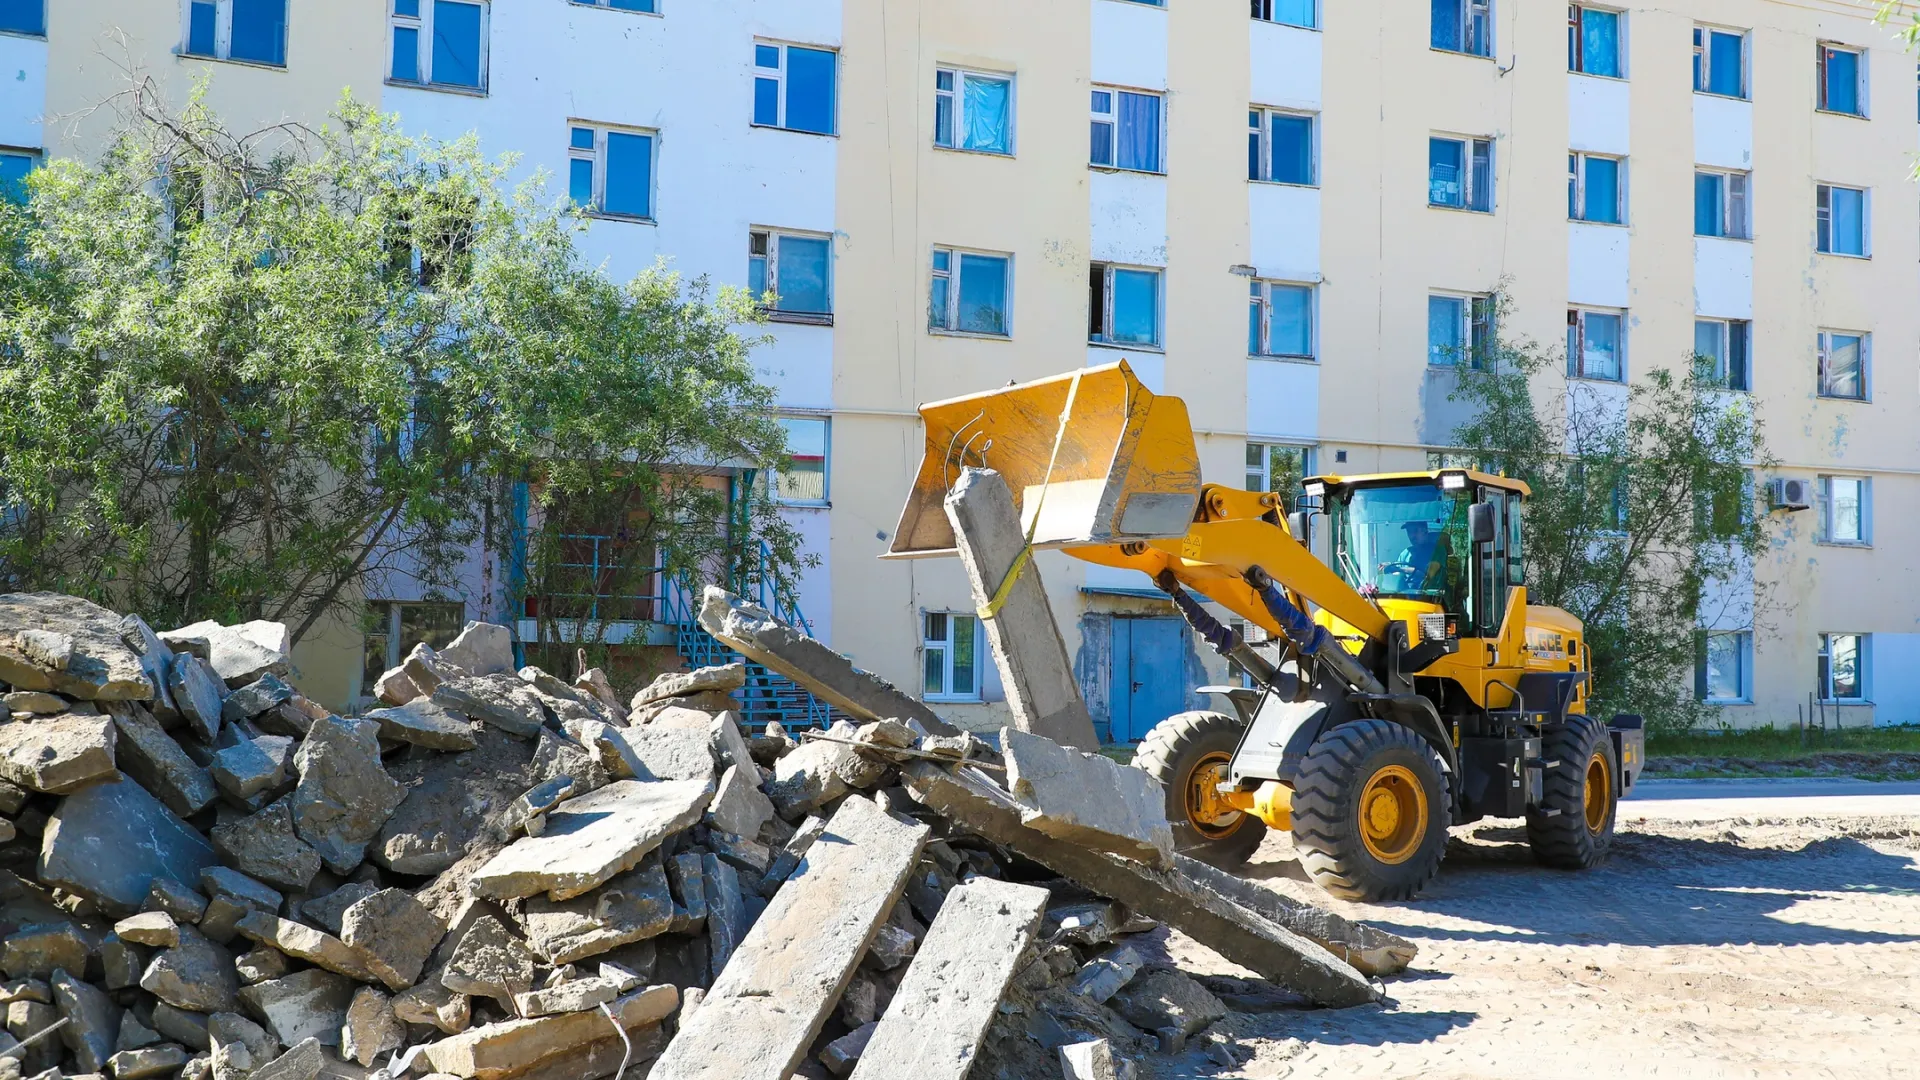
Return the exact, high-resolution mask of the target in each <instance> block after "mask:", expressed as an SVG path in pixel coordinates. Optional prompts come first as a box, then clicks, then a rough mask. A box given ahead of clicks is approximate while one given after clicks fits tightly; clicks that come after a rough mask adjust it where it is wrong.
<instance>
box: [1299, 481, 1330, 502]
mask: <svg viewBox="0 0 1920 1080" xmlns="http://www.w3.org/2000/svg"><path fill="white" fill-rule="evenodd" d="M1303 490H1304V491H1306V493H1307V498H1309V499H1317V498H1319V497H1320V496H1322V495H1325V494H1326V493H1327V485H1325V484H1323V483H1321V482H1319V481H1318V480H1316V481H1314V482H1313V483H1310V484H1307V485H1304V487H1303Z"/></svg>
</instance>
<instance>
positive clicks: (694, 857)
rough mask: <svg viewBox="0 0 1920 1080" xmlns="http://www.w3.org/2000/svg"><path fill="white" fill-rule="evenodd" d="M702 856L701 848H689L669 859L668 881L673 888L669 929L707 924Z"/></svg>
mask: <svg viewBox="0 0 1920 1080" xmlns="http://www.w3.org/2000/svg"><path fill="white" fill-rule="evenodd" d="M700 859H701V857H700V854H699V853H698V852H692V851H688V852H682V853H681V854H678V855H675V856H673V857H672V858H670V859H668V860H666V869H667V884H668V885H669V886H670V887H671V888H672V890H673V922H672V923H670V924H668V926H667V930H668V932H670V933H675V934H689V933H696V932H698V931H700V930H701V929H704V928H705V926H706V922H707V881H706V874H705V873H704V872H703V871H702V870H701V863H700Z"/></svg>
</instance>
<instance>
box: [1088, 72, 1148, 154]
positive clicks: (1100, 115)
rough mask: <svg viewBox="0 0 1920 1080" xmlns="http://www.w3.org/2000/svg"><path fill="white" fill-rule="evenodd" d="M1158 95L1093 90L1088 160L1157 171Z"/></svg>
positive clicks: (1129, 91)
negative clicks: (1091, 126) (1090, 144)
mask: <svg viewBox="0 0 1920 1080" xmlns="http://www.w3.org/2000/svg"><path fill="white" fill-rule="evenodd" d="M1163 107H1164V102H1163V101H1162V99H1161V96H1160V95H1159V94H1143V93H1139V92H1137V91H1132V90H1095V91H1093V114H1092V115H1093V120H1092V125H1093V128H1092V146H1091V155H1090V157H1089V160H1090V162H1091V163H1092V164H1094V165H1097V166H1101V167H1104V168H1109V169H1127V170H1130V171H1133V172H1151V173H1157V172H1161V171H1163V166H1162V164H1161V157H1160V117H1161V112H1162V109H1163Z"/></svg>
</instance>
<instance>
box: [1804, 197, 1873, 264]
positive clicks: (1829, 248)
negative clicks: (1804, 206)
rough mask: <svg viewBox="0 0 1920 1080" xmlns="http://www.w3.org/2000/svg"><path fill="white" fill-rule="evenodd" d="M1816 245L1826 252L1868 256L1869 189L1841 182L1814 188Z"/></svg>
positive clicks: (1817, 248)
mask: <svg viewBox="0 0 1920 1080" xmlns="http://www.w3.org/2000/svg"><path fill="white" fill-rule="evenodd" d="M1814 247H1815V249H1816V250H1818V251H1820V252H1822V253H1823V254H1827V255H1857V256H1861V257H1865V256H1866V254H1867V192H1866V189H1864V188H1851V187H1841V186H1839V185H1838V184H1821V185H1819V186H1818V187H1817V188H1816V189H1815V193H1814Z"/></svg>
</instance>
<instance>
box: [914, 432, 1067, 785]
mask: <svg viewBox="0 0 1920 1080" xmlns="http://www.w3.org/2000/svg"><path fill="white" fill-rule="evenodd" d="M946 509H947V520H948V521H950V522H952V523H953V535H954V541H955V544H956V546H957V547H958V548H959V551H960V562H961V564H962V565H964V566H965V567H966V570H967V580H968V581H970V582H971V583H972V584H973V603H974V606H975V607H976V608H979V609H981V610H982V611H984V610H985V609H986V608H987V606H988V604H990V603H991V602H992V601H993V598H994V595H995V593H996V592H997V591H998V590H1000V589H1001V588H1002V586H1003V584H1004V583H1005V582H1006V580H1007V575H1008V574H1009V573H1011V572H1013V571H1014V570H1015V568H1016V565H1018V567H1019V570H1020V574H1019V577H1018V578H1016V579H1015V580H1014V582H1013V584H1012V585H1011V587H1008V588H1007V591H1006V595H1005V598H1004V600H1003V601H1002V604H1001V606H1000V609H999V611H998V612H997V613H996V614H995V615H994V616H993V617H992V618H988V619H982V620H981V623H982V626H983V628H984V629H985V630H986V636H987V646H988V648H989V649H991V651H992V652H993V660H994V665H995V667H997V668H998V669H999V671H1000V684H1001V686H1002V687H1004V688H1005V689H1006V692H1007V704H1008V705H1009V706H1011V707H1012V709H1013V722H1014V726H1016V727H1018V728H1019V729H1020V730H1022V731H1029V732H1032V733H1033V734H1035V735H1044V736H1046V737H1047V738H1049V739H1052V740H1053V741H1055V742H1057V743H1060V744H1061V745H1063V746H1073V747H1078V748H1080V749H1082V750H1098V749H1100V739H1099V736H1097V735H1096V734H1094V730H1093V718H1092V717H1091V716H1089V715H1088V714H1087V703H1086V701H1085V700H1084V699H1083V698H1082V697H1081V696H1080V683H1079V681H1078V680H1077V679H1075V678H1074V675H1073V663H1072V661H1071V660H1070V659H1069V658H1068V656H1067V647H1066V643H1065V642H1063V641H1062V640H1061V638H1060V625H1059V624H1058V623H1056V622H1054V619H1053V605H1052V604H1051V603H1050V602H1049V601H1048V600H1047V590H1046V587H1045V586H1044V585H1042V584H1041V581H1040V566H1039V563H1038V562H1037V561H1036V560H1033V559H1026V560H1022V559H1021V555H1022V553H1023V552H1024V551H1025V550H1026V546H1027V531H1026V529H1025V528H1023V527H1022V525H1021V523H1020V511H1019V510H1018V508H1016V507H1015V505H1014V501H1013V492H1012V490H1010V489H1009V488H1008V487H1007V483H1006V481H1005V480H1003V479H1001V477H1000V474H999V473H997V472H994V471H993V470H991V469H975V468H964V469H961V470H960V477H959V479H957V480H955V481H954V484H953V490H952V491H950V492H949V493H948V494H947V498H946ZM937 734H950V732H938V733H937Z"/></svg>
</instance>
